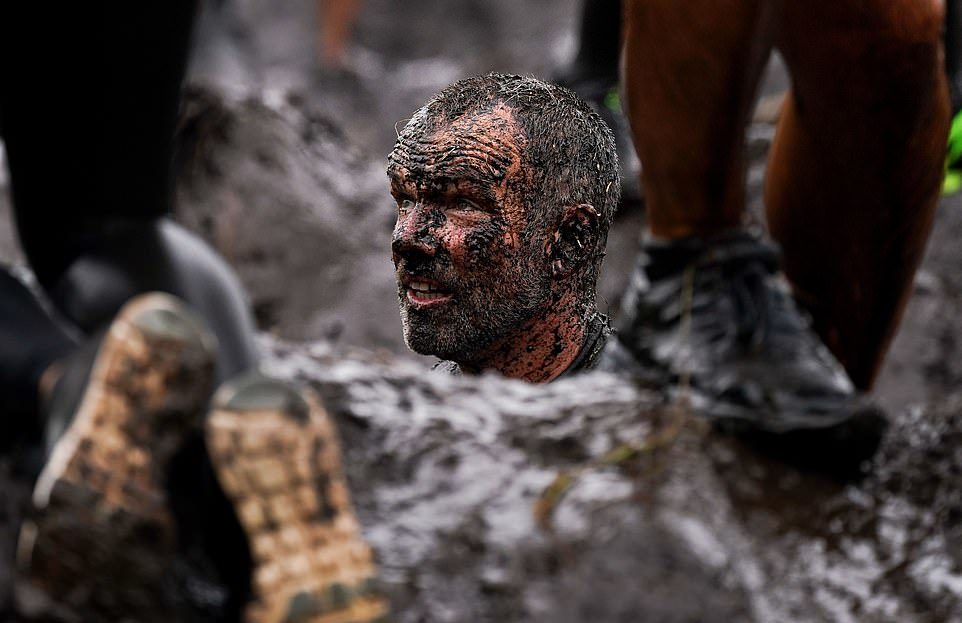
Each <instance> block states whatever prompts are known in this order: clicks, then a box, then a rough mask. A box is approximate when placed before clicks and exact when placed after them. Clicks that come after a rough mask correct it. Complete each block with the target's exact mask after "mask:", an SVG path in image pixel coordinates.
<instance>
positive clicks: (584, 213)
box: [545, 203, 601, 277]
mask: <svg viewBox="0 0 962 623" xmlns="http://www.w3.org/2000/svg"><path fill="white" fill-rule="evenodd" d="M600 221H601V214H599V212H598V210H596V209H595V207H594V206H592V205H590V204H587V203H580V204H578V205H574V206H565V207H564V209H563V210H562V211H561V220H560V222H559V223H558V228H557V229H556V230H555V231H554V233H553V234H552V235H551V236H550V237H549V239H548V243H547V245H546V246H545V252H546V253H547V255H548V257H549V259H550V260H551V269H552V272H553V273H554V276H555V277H567V276H568V275H571V274H573V273H575V272H577V271H578V270H579V269H580V268H581V267H583V266H584V265H585V264H587V263H589V262H593V261H594V258H595V251H596V249H595V248H594V247H595V245H596V244H597V242H598V227H599V225H600Z"/></svg>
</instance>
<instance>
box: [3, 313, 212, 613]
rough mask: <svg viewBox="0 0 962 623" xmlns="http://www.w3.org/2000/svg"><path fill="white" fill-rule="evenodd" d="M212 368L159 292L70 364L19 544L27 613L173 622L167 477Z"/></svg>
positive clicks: (199, 339) (181, 316) (191, 330)
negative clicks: (165, 590) (167, 586)
mask: <svg viewBox="0 0 962 623" xmlns="http://www.w3.org/2000/svg"><path fill="white" fill-rule="evenodd" d="M213 368H214V364H213V342H212V338H211V337H210V336H209V335H208V334H207V333H206V331H204V329H202V328H201V324H200V323H199V321H197V320H196V319H195V318H194V317H193V315H192V314H190V313H189V312H188V311H187V309H186V308H185V307H184V306H183V305H182V304H180V303H179V302H178V301H176V300H175V299H173V298H172V297H170V296H167V295H164V294H147V295H143V296H139V297H137V298H135V299H133V300H132V301H130V302H129V303H128V304H127V305H125V306H124V307H123V309H121V311H120V313H119V314H118V315H117V317H116V319H115V320H114V321H113V323H112V324H111V325H110V327H109V329H108V330H107V332H106V333H105V334H104V335H103V337H102V338H101V339H100V340H99V342H97V343H92V344H91V345H89V346H88V347H86V348H84V349H82V350H81V351H79V353H78V354H76V355H75V356H73V357H71V358H70V360H69V361H68V362H67V363H66V365H65V366H64V371H63V374H62V376H61V378H60V380H59V381H58V383H57V385H56V386H55V389H54V391H53V393H52V396H51V399H50V401H49V404H48V408H47V409H46V412H47V414H48V431H50V432H49V440H50V442H51V444H52V446H51V451H50V454H49V459H48V461H47V463H46V465H45V466H44V468H43V470H42V471H41V473H40V476H39V478H38V480H37V483H36V487H35V490H34V495H33V505H34V509H33V512H32V516H31V518H30V519H28V520H27V521H26V522H25V523H24V525H23V527H22V529H21V533H20V541H19V544H18V569H19V578H18V582H17V587H16V597H17V602H18V608H19V610H20V611H21V613H22V614H23V615H24V616H27V617H31V618H33V617H42V618H44V620H50V619H54V620H62V621H83V622H88V621H89V622H99V621H104V622H108V621H110V622H114V621H122V620H137V621H170V620H176V617H174V615H173V614H172V613H171V612H170V611H168V610H167V608H166V605H165V604H166V603H167V602H166V597H165V595H164V594H163V587H164V585H165V581H166V580H165V578H166V574H167V569H168V567H169V565H170V563H171V561H172V559H173V556H174V554H175V549H176V548H175V540H176V535H175V526H174V522H173V519H172V517H171V515H170V513H169V511H168V507H167V496H166V493H165V478H166V476H165V474H166V469H167V464H168V462H169V460H170V459H171V457H172V456H173V455H174V454H175V453H176V452H177V451H178V450H179V448H180V446H181V444H182V442H183V440H184V439H185V438H186V437H187V436H188V435H190V434H191V431H198V430H199V429H200V428H201V418H202V416H203V413H204V407H205V405H206V402H207V400H208V397H209V395H210V391H211V385H212V378H213Z"/></svg>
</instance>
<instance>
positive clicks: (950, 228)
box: [0, 0, 962, 623]
mask: <svg viewBox="0 0 962 623" xmlns="http://www.w3.org/2000/svg"><path fill="white" fill-rule="evenodd" d="M575 4H576V3H575V2H574V0H562V1H560V2H556V1H555V0H532V1H531V2H524V3H518V2H513V1H512V0H491V1H484V2H482V1H481V0H458V1H451V2H448V3H447V4H446V8H445V10H444V11H437V7H436V3H433V2H429V1H428V0H411V1H410V2H405V3H404V15H403V16H399V14H398V5H397V4H396V3H392V2H389V1H388V0H368V2H367V4H366V8H365V10H364V11H363V12H362V15H361V20H360V22H359V24H358V29H357V33H356V36H355V39H354V43H353V44H352V48H351V50H350V52H351V53H350V58H351V61H350V67H349V69H348V71H347V72H346V73H345V74H342V75H332V74H330V73H325V72H324V71H321V70H318V69H317V68H316V67H315V65H314V62H313V60H312V59H311V57H310V53H308V52H307V50H310V49H312V45H313V33H312V30H311V28H312V26H311V20H310V17H309V16H310V11H311V7H312V6H313V3H311V2H307V0H281V1H275V2H263V1H261V0H237V1H236V2H231V3H223V4H222V5H221V8H220V9H213V8H209V9H208V12H207V14H205V16H204V18H203V20H202V26H201V29H200V38H199V40H198V44H197V53H196V54H195V65H194V69H193V75H194V79H195V80H197V81H200V82H204V83H205V84H207V85H208V86H209V85H213V88H214V91H206V92H204V93H197V92H195V93H194V94H193V95H192V96H191V97H190V98H189V101H188V105H187V107H186V108H185V124H184V134H183V137H182V141H183V143H182V145H183V146H184V147H185V151H184V154H185V156H184V158H183V159H182V160H181V169H180V205H179V207H178V218H179V219H180V220H182V221H183V222H185V223H187V224H188V226H190V227H191V228H192V229H194V230H195V231H198V232H200V233H201V234H202V235H203V236H204V237H205V238H206V239H207V240H209V241H210V242H212V243H213V244H214V246H215V247H216V248H217V249H218V250H219V251H220V252H221V253H223V254H224V255H225V256H226V257H227V258H228V259H229V260H230V261H231V262H232V264H233V265H234V266H235V268H236V269H237V270H238V272H239V273H240V275H241V277H242V280H243V281H244V284H245V286H246V287H247V288H248V289H249V291H250V292H251V298H252V302H253V304H254V306H255V309H256V310H257V313H258V319H259V321H260V324H261V327H262V328H263V329H264V330H265V332H266V333H267V336H265V338H264V346H265V348H267V349H268V350H270V351H271V352H273V355H272V362H273V364H272V367H273V369H274V370H275V371H276V372H277V373H278V374H281V375H283V376H291V377H298V378H303V379H306V380H308V381H309V382H310V383H311V384H312V385H314V386H315V387H317V388H318V389H319V390H320V391H321V393H322V394H323V395H324V397H325V399H326V400H327V402H328V403H329V404H330V405H331V406H332V408H333V409H334V410H335V412H336V415H337V418H338V424H339V426H340V430H341V433H342V436H343V437H344V440H345V446H346V455H347V465H348V470H349V474H348V477H349V480H350V484H351V487H352V493H353V495H354V498H355V500H356V501H357V503H358V507H359V512H360V515H361V520H362V523H363V525H364V526H365V530H366V534H367V536H368V538H369V539H370V540H371V542H372V544H373V545H374V547H375V550H376V556H377V558H378V559H379V561H380V563H381V565H382V569H383V573H384V577H385V580H386V582H387V586H388V589H389V593H390V596H391V598H392V600H393V602H394V606H395V609H396V612H397V613H398V620H400V621H404V622H414V621H489V620H490V621H512V620H527V621H549V620H551V621H560V622H567V621H573V622H574V621H587V620H598V621H636V620H647V621H699V622H709V621H726V622H727V621H759V622H766V623H767V622H769V621H802V622H805V621H813V622H814V621H819V622H821V621H832V622H835V621H843V622H845V621H852V622H856V621H857V622H859V623H862V622H868V623H872V622H874V621H878V622H883V621H885V622H888V621H899V622H900V623H901V622H908V623H913V622H919V623H923V622H924V623H944V622H945V621H953V620H960V619H962V559H960V558H962V556H960V553H959V552H962V534H960V528H959V526H960V524H962V521H960V512H962V511H960V510H959V500H962V492H960V490H959V487H960V483H962V465H960V462H962V457H960V454H959V450H958V448H959V447H962V443H960V442H962V438H960V435H962V396H960V395H959V394H958V388H959V387H962V323H960V322H959V318H960V317H962V268H960V267H962V246H960V245H959V244H958V240H959V239H960V237H962V199H960V198H959V197H958V196H956V197H950V198H948V199H945V200H943V201H942V203H941V205H940V207H939V210H938V212H937V214H936V222H935V227H934V230H933V235H932V238H931V241H930V244H929V247H928V250H927V253H926V256H925V259H924V261H923V266H922V270H921V271H920V273H919V274H918V276H917V278H916V282H915V291H914V293H913V298H912V299H911V301H910V303H909V307H908V310H907V312H906V315H905V319H904V321H903V323H902V327H901V330H900V333H899V335H898V336H897V337H896V340H895V342H894V344H893V347H892V350H891V353H890V355H889V357H888V360H887V362H886V366H885V368H884V369H883V372H882V376H881V378H880V380H879V382H878V385H877V388H876V390H875V396H876V397H877V399H878V400H879V401H880V402H882V404H884V405H885V406H886V407H887V408H888V409H889V411H890V412H891V413H893V414H894V415H895V416H896V419H895V424H894V427H893V430H892V431H891V433H890V434H889V437H888V438H887V441H886V442H885V445H884V447H883V451H882V453H881V455H880V458H879V460H878V465H877V466H876V468H875V469H874V470H873V474H872V476H871V477H869V478H868V479H867V480H865V481H864V482H862V483H859V484H850V485H847V486H840V485H838V484H835V483H831V482H826V481H823V480H818V479H815V478H814V477H811V476H806V475H804V474H800V473H798V472H796V471H794V470H792V469H788V468H785V467H784V466H781V465H778V464H775V463H771V462H769V461H767V460H765V459H763V458H760V457H758V456H755V455H753V454H749V453H746V452H745V451H744V450H743V449H742V448H741V447H739V446H738V445H737V444H736V443H733V442H732V441H730V440H728V439H725V438H716V437H714V436H712V435H710V434H709V433H708V432H707V431H705V430H703V428H702V427H701V426H700V425H698V424H697V423H695V422H687V423H686V424H685V425H684V426H683V427H682V428H681V430H680V431H678V432H674V428H673V423H674V420H673V419H672V417H673V416H672V414H671V413H666V412H665V410H664V409H663V408H662V406H661V403H662V399H661V397H660V396H656V395H651V394H647V393H645V392H642V391H640V390H638V389H636V388H635V387H633V386H631V385H630V384H627V383H624V382H622V381H618V380H616V379H613V378H612V377H608V376H605V375H601V374H598V375H593V376H591V377H586V378H582V379H572V380H565V381H562V382H559V383H557V384H553V385H551V386H548V387H539V388H535V387H531V386H525V385H523V384H520V383H512V382H506V381H499V380H495V379H493V378H489V377H482V378H481V379H480V380H477V381H474V382H470V381H466V380H464V379H456V378H447V377H444V376H432V375H426V374H424V371H425V368H426V366H427V365H429V363H430V362H428V361H426V360H417V361H414V360H411V359H410V355H408V354H406V353H407V351H406V349H405V348H404V345H403V343H402V340H401V337H400V335H401V331H400V322H399V320H398V318H397V304H396V303H397V298H396V295H397V294H396V286H395V283H394V275H393V271H392V266H391V264H390V257H389V250H388V249H389V245H390V236H391V229H392V226H393V222H394V217H395V214H394V207H393V202H392V200H391V198H390V195H389V194H388V190H387V184H386V182H385V179H384V156H385V154H386V153H387V152H388V151H389V149H390V147H391V145H392V144H393V142H394V141H395V139H396V134H395V123H396V122H397V121H398V120H402V119H404V118H405V117H406V116H407V115H409V114H410V112H411V111H413V110H415V109H416V108H417V107H418V106H420V105H421V104H422V103H423V102H424V101H426V100H427V98H428V97H429V96H430V95H431V94H433V93H434V92H436V91H437V90H439V89H440V88H441V87H443V86H445V85H447V84H449V83H450V82H453V81H454V80H456V79H458V78H460V77H462V76H465V75H470V74H477V73H481V72H485V71H489V70H494V69H498V70H502V71H514V72H518V73H526V72H534V73H538V74H542V75H544V74H547V73H548V72H550V71H551V69H552V68H553V67H554V66H556V65H557V64H558V63H559V62H561V61H562V60H564V59H565V58H566V56H567V55H569V54H571V53H572V52H573V44H572V43H573V42H572V39H571V35H570V31H569V27H570V26H571V25H572V23H573V21H574V18H575V13H576V10H575ZM401 19H404V20H407V22H406V24H407V26H409V27H405V28H398V27H397V24H398V23H399V20H401ZM768 84H769V86H768V87H766V91H767V92H772V91H777V90H778V89H779V88H782V87H783V86H784V84H785V74H784V71H783V70H782V69H780V67H779V66H778V65H775V68H774V72H773V74H772V75H771V76H770V81H769V83H768ZM771 136H772V127H771V125H770V124H769V123H767V122H764V120H761V121H760V122H759V123H757V124H755V125H753V126H752V128H750V131H749V138H750V140H749V146H748V149H749V153H750V156H751V166H750V169H749V173H748V183H749V198H750V201H751V202H752V204H753V206H754V209H755V212H756V213H760V212H759V208H760V201H761V194H760V185H761V176H762V174H763V172H764V156H765V154H766V152H767V149H768V146H769V145H770V141H771ZM52 179H56V175H52ZM7 183H8V180H6V170H5V168H3V167H0V186H3V187H4V188H6V186H7ZM8 214H9V199H8V195H7V192H6V191H4V192H0V261H4V262H17V261H20V260H21V259H22V256H21V255H20V254H19V252H18V250H17V249H16V246H15V236H14V235H13V233H12V232H13V230H12V228H11V226H10V219H9V218H7V215H8ZM642 223H643V216H642V215H641V214H640V213H639V212H637V211H635V212H625V213H623V214H622V215H621V217H620V220H617V221H616V222H615V225H614V228H613V230H612V233H611V236H610V239H609V245H608V256H607V258H606V263H605V272H604V273H603V275H602V284H601V288H600V298H599V301H600V306H601V311H602V312H607V311H608V310H613V309H617V302H618V297H619V293H620V292H621V290H622V289H623V286H624V279H625V276H626V275H627V273H628V267H629V266H630V263H631V261H632V258H633V256H634V250H635V242H636V239H637V235H638V231H639V230H640V227H641V225H642ZM273 336H281V337H283V338H287V339H293V340H296V341H298V342H299V341H300V340H302V339H309V340H318V341H314V342H310V343H303V344H295V345H279V344H277V343H275V341H274V340H275V337H273ZM331 343H334V344H335V346H332V345H331ZM346 345H356V346H358V347H363V348H364V349H365V350H363V351H354V350H347V347H346ZM925 405H929V406H925ZM606 453H607V454H606ZM15 465H16V462H14V461H11V460H10V459H9V457H5V459H4V460H3V461H0V492H2V494H0V587H9V580H10V574H9V566H8V562H9V561H10V560H11V558H12V555H13V543H14V535H15V526H17V525H18V524H19V521H20V518H21V516H22V511H23V504H24V501H25V500H26V498H27V495H28V488H27V486H26V485H25V483H24V479H23V476H22V474H20V473H18V472H17V471H16V469H15ZM546 492H547V493H546ZM7 597H8V595H7V593H6V592H5V591H0V620H8V619H5V616H6V613H5V612H4V608H5V607H6V605H7V603H8V601H7Z"/></svg>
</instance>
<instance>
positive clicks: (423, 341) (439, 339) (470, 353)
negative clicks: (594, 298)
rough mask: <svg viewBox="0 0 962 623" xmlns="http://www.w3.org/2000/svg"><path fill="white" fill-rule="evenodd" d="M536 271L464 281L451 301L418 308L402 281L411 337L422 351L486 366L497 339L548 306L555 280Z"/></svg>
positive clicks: (403, 307)
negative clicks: (485, 363)
mask: <svg viewBox="0 0 962 623" xmlns="http://www.w3.org/2000/svg"><path fill="white" fill-rule="evenodd" d="M535 274H536V273H534V272H533V271H524V270H522V271H517V272H516V273H515V274H512V275H510V276H505V277H504V278H501V279H497V280H495V279H489V280H486V282H485V283H483V284H481V283H477V282H476V281H475V280H471V281H470V282H467V283H465V282H463V281H462V282H461V283H459V284H458V288H457V290H456V291H455V292H454V293H453V295H452V299H451V300H450V301H449V302H447V303H446V304H444V305H442V306H439V307H437V308H427V309H417V308H415V307H414V306H413V305H412V304H411V303H410V301H408V300H407V292H406V291H405V288H404V287H403V286H402V285H400V284H399V285H398V297H399V300H400V312H401V326H402V327H403V331H404V341H405V343H406V344H407V346H408V348H410V349H411V350H413V351H414V352H416V353H420V354H422V355H433V356H435V357H439V358H440V359H445V360H449V361H454V362H456V363H458V364H461V365H468V366H479V367H480V366H481V364H483V361H481V360H482V359H483V358H484V355H485V354H486V353H487V352H488V351H489V350H490V348H491V347H492V346H493V345H494V344H496V343H497V342H499V341H501V340H503V339H505V338H506V337H508V336H510V335H511V334H512V333H515V332H517V331H518V330H519V329H521V328H522V327H523V326H524V324H525V323H526V322H527V321H528V320H530V319H531V318H533V317H534V316H535V315H536V314H537V313H538V312H539V311H541V310H542V309H543V308H544V307H545V305H546V303H547V300H548V297H549V292H550V286H549V284H548V283H547V282H546V281H545V280H544V279H540V280H539V279H537V278H536V277H535V276H533V275H535Z"/></svg>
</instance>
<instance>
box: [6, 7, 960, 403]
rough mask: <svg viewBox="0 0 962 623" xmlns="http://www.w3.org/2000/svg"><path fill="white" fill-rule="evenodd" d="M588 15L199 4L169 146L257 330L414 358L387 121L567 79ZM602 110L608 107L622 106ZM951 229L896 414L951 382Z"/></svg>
mask: <svg viewBox="0 0 962 623" xmlns="http://www.w3.org/2000/svg"><path fill="white" fill-rule="evenodd" d="M581 17H582V3H581V1H580V0H526V1H525V2H517V1H515V0H445V1H444V2H437V1H430V0H405V1H404V2H397V1H391V0H218V1H214V0H208V1H207V2H204V3H202V5H201V12H200V16H199V19H198V20H197V24H196V29H195V36H194V45H193V48H194V50H193V54H192V61H191V68H190V71H189V78H188V85H187V89H186V94H185V98H184V101H183V114H182V119H181V123H180V131H179V134H178V137H177V141H178V175H179V178H178V206H177V217H178V219H179V220H180V221H181V222H182V223H184V224H186V225H187V226H188V227H190V228H191V229H193V230H195V231H197V232H198V233H200V234H201V235H202V236H203V237H204V238H206V239H207V240H208V241H210V242H211V243H212V244H213V245H214V246H215V248H216V249H217V250H218V251H219V252H220V253H221V254H223V255H224V257H226V258H227V260H228V261H229V262H230V263H231V264H232V265H233V266H234V267H235V268H236V269H237V271H238V272H239V274H240V276H241V278H242V280H243V282H244V284H245V286H246V287H247V289H248V291H249V292H250V295H251V298H252V303H253V305H254V309H255V311H256V315H257V319H258V322H259V324H260V326H261V328H262V329H263V330H264V331H267V332H270V333H272V334H274V335H277V336H279V337H282V338H288V339H294V340H328V341H333V342H336V343H339V344H342V345H352V346H358V347H363V348H367V349H375V350H377V349H384V350H387V351H391V352H394V353H398V354H401V355H404V356H410V357H414V355H410V354H409V353H408V352H407V351H406V349H405V348H404V345H403V343H402V341H401V331H400V323H399V320H398V316H397V306H396V296H397V295H396V291H395V286H394V278H393V269H392V265H391V261H390V251H389V243H390V234H391V229H392V226H393V223H394V210H395V207H394V205H393V202H392V200H391V198H390V195H389V194H388V186H387V181H386V176H385V174H384V169H385V158H386V155H387V153H388V151H389V150H390V149H391V146H392V145H393V142H394V140H395V136H396V129H397V128H399V127H400V126H401V125H403V124H404V122H405V121H406V119H407V118H408V117H409V116H410V115H411V113H412V112H413V111H414V110H415V109H416V108H418V107H419V106H420V105H422V104H423V103H424V102H425V101H426V100H427V99H428V98H429V97H430V96H431V95H432V94H433V93H435V92H436V91H438V90H439V89H441V88H442V87H444V86H446V85H447V84H450V83H451V82H453V81H455V80H457V79H459V78H462V77H465V76H469V75H473V74H478V73H483V72H487V71H492V70H497V71H503V72H514V73H525V74H535V75H538V76H540V77H545V78H552V77H556V76H559V75H561V74H562V73H563V72H564V71H565V69H564V68H565V67H566V65H568V64H569V63H570V62H571V61H572V59H573V58H574V56H575V55H576V53H577V50H578V45H579V41H578V28H579V24H580V22H581ZM787 84H788V80H787V77H786V73H785V70H784V67H783V65H782V64H781V63H780V62H779V60H778V58H777V57H774V58H773V60H772V62H771V64H770V66H769V70H768V73H767V75H766V78H765V80H764V83H763V86H762V89H761V90H762V92H761V93H760V101H759V107H758V111H757V113H756V115H755V121H754V123H753V124H752V125H751V127H750V128H749V141H748V149H749V152H750V155H751V162H752V166H751V168H750V171H749V175H748V185H749V196H750V200H751V202H752V205H753V208H754V209H755V213H758V208H759V207H760V189H761V182H762V179H763V175H764V158H765V155H766V153H767V150H768V146H769V144H770V140H771V137H772V134H773V130H774V126H773V123H774V121H775V120H776V119H777V110H778V103H779V101H780V100H779V94H780V93H781V92H783V91H784V89H785V88H786V86H787ZM606 102H607V103H608V105H609V108H611V109H617V97H614V98H613V102H612V100H611V98H609V99H608V100H606ZM615 114H616V113H615ZM609 116H610V115H609ZM628 181H632V180H628ZM7 186H8V183H7V179H6V170H5V167H0V261H5V262H13V263H17V262H20V261H21V256H20V254H19V250H18V249H17V245H16V241H15V238H14V235H13V233H12V228H11V223H10V219H9V216H8V215H9V196H8V192H7V190H8V188H7ZM635 194H637V191H636V193H635ZM641 203H642V202H640V201H631V202H629V203H628V204H627V205H625V206H624V207H623V208H622V210H621V212H620V214H619V216H618V218H617V221H616V225H615V227H614V229H613V232H612V234H611V237H610V241H609V253H608V258H607V260H606V266H605V272H604V275H603V282H602V285H601V289H600V292H599V306H600V308H601V309H602V310H603V311H609V312H611V313H614V312H615V310H617V303H618V299H619V294H620V292H621V290H622V287H623V284H624V280H625V278H626V275H627V273H628V270H629V267H630V266H631V263H632V260H633V257H634V251H635V245H636V242H637V238H638V235H639V232H640V230H641V228H642V226H643V223H644V211H643V206H642V205H641ZM960 236H962V205H960V200H959V198H958V196H950V197H947V198H946V199H945V200H944V201H943V205H942V206H941V207H940V211H939V214H938V217H937V222H936V226H935V231H934V234H933V237H932V239H931V242H930V247H929V252H928V255H927V258H926V261H925V263H924V265H923V268H922V270H921V271H920V272H919V274H918V277H917V281H916V291H915V295H914V298H913V300H912V302H911V304H910V306H909V308H908V312H907V314H906V318H905V321H904V322H903V325H902V330H901V332H900V334H899V336H898V338H897V339H896V341H895V344H894V346H893V348H892V351H891V354H890V356H889V359H888V361H887V365H886V367H885V370H884V372H883V374H882V377H881V379H880V381H879V383H878V387H877V390H876V394H877V395H878V397H879V398H880V399H881V400H882V401H883V403H884V404H886V406H888V407H889V408H890V409H892V410H893V411H898V410H899V409H901V408H903V407H905V406H907V405H910V404H914V403H919V402H923V401H927V400H930V399H933V398H936V397H940V396H942V395H943V394H945V393H946V392H947V391H948V390H949V389H951V388H952V387H957V386H959V385H960V384H962V356H960V355H962V352H960V351H962V323H960V322H958V318H959V317H962V247H960V245H958V244H957V240H958V239H959V237H960ZM426 363H430V362H427V361H426Z"/></svg>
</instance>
